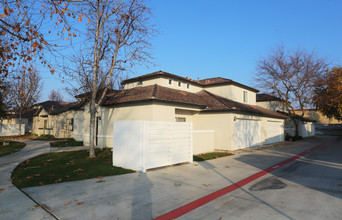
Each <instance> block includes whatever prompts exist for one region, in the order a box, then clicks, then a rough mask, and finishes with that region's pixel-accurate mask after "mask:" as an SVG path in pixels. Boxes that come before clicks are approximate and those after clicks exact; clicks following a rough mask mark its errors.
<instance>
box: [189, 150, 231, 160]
mask: <svg viewBox="0 0 342 220" xmlns="http://www.w3.org/2000/svg"><path fill="white" fill-rule="evenodd" d="M231 155H233V154H231V153H225V152H211V153H206V154H198V155H194V156H193V160H194V161H205V160H212V159H216V158H220V157H226V156H231Z"/></svg>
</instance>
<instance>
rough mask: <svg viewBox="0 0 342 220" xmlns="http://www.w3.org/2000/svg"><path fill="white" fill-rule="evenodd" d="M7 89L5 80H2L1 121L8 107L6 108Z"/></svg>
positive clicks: (0, 85) (0, 96)
mask: <svg viewBox="0 0 342 220" xmlns="http://www.w3.org/2000/svg"><path fill="white" fill-rule="evenodd" d="M6 92H7V89H6V87H5V85H4V83H3V80H1V79H0V119H1V118H3V117H4V116H5V113H6V106H5V94H6Z"/></svg>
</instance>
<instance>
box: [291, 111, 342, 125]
mask: <svg viewBox="0 0 342 220" xmlns="http://www.w3.org/2000/svg"><path fill="white" fill-rule="evenodd" d="M296 113H297V114H298V115H301V114H302V111H296ZM304 117H307V118H310V119H313V120H316V121H317V123H316V124H342V121H338V120H336V119H334V118H331V119H329V118H328V117H326V116H324V115H323V114H322V113H321V112H320V111H318V110H305V111H304Z"/></svg>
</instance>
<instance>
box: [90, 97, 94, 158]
mask: <svg viewBox="0 0 342 220" xmlns="http://www.w3.org/2000/svg"><path fill="white" fill-rule="evenodd" d="M89 111H90V124H89V157H90V158H95V157H96V155H95V145H94V142H95V136H94V134H95V117H96V109H95V100H91V101H90V107H89Z"/></svg>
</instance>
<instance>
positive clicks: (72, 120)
mask: <svg viewBox="0 0 342 220" xmlns="http://www.w3.org/2000/svg"><path fill="white" fill-rule="evenodd" d="M70 127H71V131H73V130H74V119H73V118H72V119H70Z"/></svg>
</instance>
